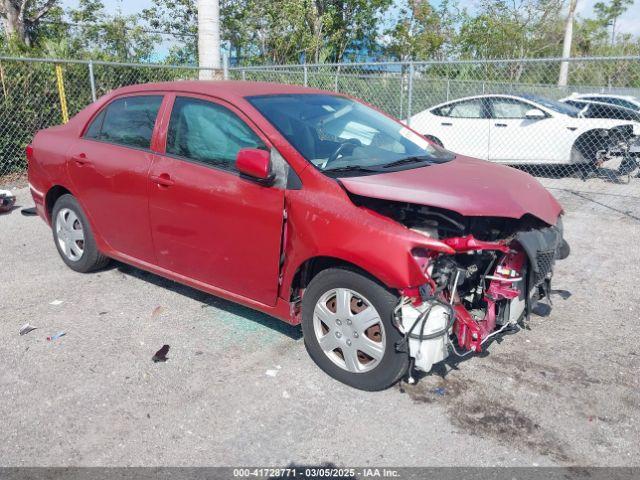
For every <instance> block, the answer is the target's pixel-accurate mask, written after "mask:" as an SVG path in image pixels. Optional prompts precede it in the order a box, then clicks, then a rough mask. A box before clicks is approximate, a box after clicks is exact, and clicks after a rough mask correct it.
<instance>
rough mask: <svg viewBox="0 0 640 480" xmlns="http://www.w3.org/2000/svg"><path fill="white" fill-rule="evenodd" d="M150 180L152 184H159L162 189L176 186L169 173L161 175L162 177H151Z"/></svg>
mask: <svg viewBox="0 0 640 480" xmlns="http://www.w3.org/2000/svg"><path fill="white" fill-rule="evenodd" d="M149 178H150V179H151V181H152V182H154V183H157V184H158V185H160V186H162V187H170V186H172V185H173V184H174V181H173V180H171V177H170V176H169V174H168V173H161V174H160V175H150V176H149Z"/></svg>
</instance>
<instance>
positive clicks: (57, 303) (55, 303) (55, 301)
mask: <svg viewBox="0 0 640 480" xmlns="http://www.w3.org/2000/svg"><path fill="white" fill-rule="evenodd" d="M63 303H64V301H63V300H54V301H53V302H49V305H54V306H56V307H57V306H58V305H62V304H63Z"/></svg>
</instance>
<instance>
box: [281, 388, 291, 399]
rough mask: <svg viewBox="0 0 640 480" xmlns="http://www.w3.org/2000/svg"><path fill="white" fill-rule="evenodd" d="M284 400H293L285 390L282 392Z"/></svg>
mask: <svg viewBox="0 0 640 480" xmlns="http://www.w3.org/2000/svg"><path fill="white" fill-rule="evenodd" d="M282 398H291V394H290V393H289V392H287V391H286V390H285V391H284V392H282Z"/></svg>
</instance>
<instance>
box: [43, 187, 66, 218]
mask: <svg viewBox="0 0 640 480" xmlns="http://www.w3.org/2000/svg"><path fill="white" fill-rule="evenodd" d="M66 194H69V195H71V192H70V191H69V190H67V189H66V188H64V187H63V186H61V185H54V186H53V187H51V188H50V189H49V191H48V192H47V196H46V197H45V200H44V204H45V207H46V209H47V216H48V217H49V219H51V212H52V211H53V206H54V205H55V204H56V202H57V201H58V199H59V198H60V197H61V196H62V195H66Z"/></svg>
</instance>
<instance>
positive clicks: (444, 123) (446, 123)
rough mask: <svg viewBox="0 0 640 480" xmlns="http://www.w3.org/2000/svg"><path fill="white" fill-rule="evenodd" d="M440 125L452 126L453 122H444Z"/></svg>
mask: <svg viewBox="0 0 640 480" xmlns="http://www.w3.org/2000/svg"><path fill="white" fill-rule="evenodd" d="M440 125H442V126H443V127H451V126H453V123H449V122H442V123H441V124H440Z"/></svg>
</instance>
